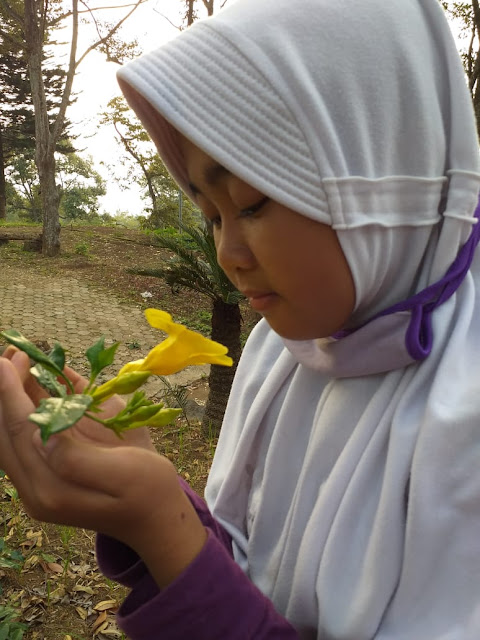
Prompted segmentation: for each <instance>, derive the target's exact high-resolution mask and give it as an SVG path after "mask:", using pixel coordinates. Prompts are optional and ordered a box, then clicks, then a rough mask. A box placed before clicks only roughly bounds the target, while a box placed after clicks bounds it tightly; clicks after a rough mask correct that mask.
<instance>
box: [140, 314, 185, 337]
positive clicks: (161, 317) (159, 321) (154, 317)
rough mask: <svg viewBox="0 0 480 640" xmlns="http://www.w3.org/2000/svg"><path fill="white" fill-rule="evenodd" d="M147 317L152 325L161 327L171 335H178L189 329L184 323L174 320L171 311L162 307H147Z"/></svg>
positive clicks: (161, 329)
mask: <svg viewBox="0 0 480 640" xmlns="http://www.w3.org/2000/svg"><path fill="white" fill-rule="evenodd" d="M145 317H146V319H147V322H148V324H149V325H150V326H151V327H153V328H154V329H160V331H163V332H164V333H168V334H169V335H176V334H177V333H180V332H182V331H186V330H187V329H186V327H184V326H183V325H182V324H177V323H176V322H174V321H173V319H172V316H171V315H170V314H169V313H167V312H166V311H161V310H160V309H145Z"/></svg>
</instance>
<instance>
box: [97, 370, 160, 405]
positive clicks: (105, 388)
mask: <svg viewBox="0 0 480 640" xmlns="http://www.w3.org/2000/svg"><path fill="white" fill-rule="evenodd" d="M151 375H152V374H151V373H150V371H132V372H130V373H123V374H121V375H118V376H116V377H115V378H112V379H111V380H109V381H108V382H105V383H104V384H102V385H100V386H99V387H98V388H97V389H95V391H94V392H93V393H92V397H93V399H94V401H95V402H103V401H104V400H107V399H108V398H111V397H112V396H113V395H115V394H116V393H118V394H119V395H125V394H127V393H133V392H134V391H136V390H137V389H138V387H141V386H142V384H143V383H144V382H146V381H147V380H148V378H149V377H150V376H151Z"/></svg>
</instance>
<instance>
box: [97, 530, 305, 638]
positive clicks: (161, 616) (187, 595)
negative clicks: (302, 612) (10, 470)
mask: <svg viewBox="0 0 480 640" xmlns="http://www.w3.org/2000/svg"><path fill="white" fill-rule="evenodd" d="M104 542H105V541H104ZM99 543H100V545H99V546H100V547H101V545H102V542H101V541H100V540H99ZM100 564H101V565H102V563H101V562H100ZM143 566H144V565H143ZM132 569H133V568H132ZM136 574H137V575H136V584H135V586H134V587H133V589H132V591H131V593H130V594H129V596H128V597H127V598H126V600H125V602H124V603H123V604H122V606H121V608H120V611H119V613H118V623H119V625H120V627H121V628H122V629H123V630H124V631H125V633H126V634H127V635H128V637H129V638H131V640H151V639H152V638H157V637H165V638H169V640H177V639H178V640H184V638H192V640H217V639H218V640H227V639H228V640H249V639H251V640H297V639H298V635H297V633H296V631H295V630H294V629H293V627H292V626H291V625H290V624H289V623H288V622H287V621H286V620H285V619H284V618H283V617H282V616H280V615H279V614H278V613H277V612H276V611H275V609H274V608H273V605H272V603H271V602H270V601H269V600H268V598H266V597H265V596H264V595H263V594H262V593H261V592H260V591H259V590H258V589H257V587H255V585H253V583H252V582H251V581H250V580H249V579H248V577H247V576H246V575H245V574H244V573H243V571H242V570H241V569H240V567H239V566H238V565H237V564H236V563H235V562H234V561H233V559H232V558H231V557H230V555H229V553H228V551H227V550H226V549H225V548H224V547H223V544H222V542H221V541H219V540H218V539H217V538H216V537H215V535H214V534H213V533H212V532H211V531H209V532H208V538H207V542H206V544H205V545H204V547H203V549H202V551H201V552H200V554H199V555H197V557H196V558H195V559H194V560H193V562H192V563H191V564H190V566H189V567H188V568H187V569H186V570H185V571H184V572H183V573H182V574H180V576H178V578H177V579H176V580H175V581H174V582H172V583H171V584H170V585H169V586H168V587H166V588H165V589H163V590H159V589H158V587H157V585H156V583H155V581H154V580H153V578H152V576H151V575H150V574H149V573H148V572H147V571H146V569H145V570H142V569H140V567H139V565H136ZM130 576H131V577H133V576H132V570H131V574H130ZM110 577H112V578H113V579H118V578H120V579H121V580H122V581H123V582H125V575H110Z"/></svg>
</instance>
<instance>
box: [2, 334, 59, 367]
mask: <svg viewBox="0 0 480 640" xmlns="http://www.w3.org/2000/svg"><path fill="white" fill-rule="evenodd" d="M0 335H1V336H2V337H3V338H5V340H7V342H9V343H10V344H13V345H14V346H15V347H17V349H20V350H21V351H25V353H26V354H27V355H28V356H29V357H30V358H31V359H32V360H34V361H35V362H40V363H41V364H43V366H44V367H45V368H46V369H48V370H50V371H54V372H55V373H57V374H58V375H60V376H63V371H62V369H60V368H59V367H58V366H57V364H56V363H55V362H54V361H53V360H51V359H50V357H49V356H47V355H46V354H45V353H43V351H41V350H40V349H39V348H38V347H36V346H35V345H34V344H33V342H30V340H27V338H25V336H23V335H22V334H21V333H20V332H19V331H17V330H16V329H7V331H1V332H0Z"/></svg>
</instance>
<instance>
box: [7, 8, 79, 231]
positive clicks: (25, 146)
mask: <svg viewBox="0 0 480 640" xmlns="http://www.w3.org/2000/svg"><path fill="white" fill-rule="evenodd" d="M50 57H51V56H50ZM50 57H49V56H47V55H46V56H45V63H46V65H48V67H46V68H45V89H46V100H47V109H48V113H49V120H50V122H51V120H52V116H51V114H52V111H53V110H54V109H55V108H56V107H57V106H58V102H59V99H60V97H61V91H62V88H63V79H64V76H65V72H64V70H63V69H62V68H61V67H58V66H57V65H54V64H51V61H50ZM0 92H1V95H2V109H1V112H0V218H4V217H5V206H6V197H5V195H6V194H5V170H6V168H7V167H8V166H9V165H10V164H11V162H12V161H13V159H14V158H15V156H16V155H18V154H21V155H22V156H24V157H25V156H27V155H29V157H31V158H33V157H34V154H35V123H34V113H33V104H32V99H31V92H30V82H29V79H28V73H27V62H26V54H25V50H24V39H23V36H22V33H21V31H20V29H19V28H18V25H16V24H15V23H13V24H12V21H11V20H10V21H9V20H8V16H5V14H4V12H2V7H1V6H0ZM69 127H70V123H69V122H68V120H65V122H64V126H63V130H62V132H61V135H60V140H59V143H58V144H57V150H61V151H62V152H63V153H69V152H72V151H73V146H72V144H71V142H70V140H69V133H68V130H69ZM60 143H61V145H60Z"/></svg>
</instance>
